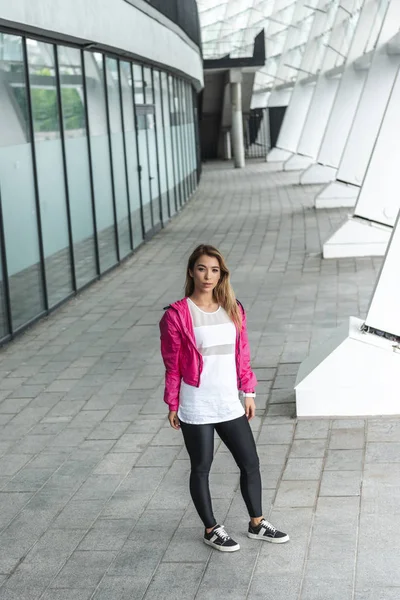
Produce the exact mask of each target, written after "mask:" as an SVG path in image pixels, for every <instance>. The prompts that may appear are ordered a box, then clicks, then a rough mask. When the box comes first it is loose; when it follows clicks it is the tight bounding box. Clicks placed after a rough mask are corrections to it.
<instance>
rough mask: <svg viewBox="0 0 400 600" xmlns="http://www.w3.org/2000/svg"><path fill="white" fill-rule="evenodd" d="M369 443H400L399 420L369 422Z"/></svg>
mask: <svg viewBox="0 0 400 600" xmlns="http://www.w3.org/2000/svg"><path fill="white" fill-rule="evenodd" d="M367 440H368V442H400V422H399V421H397V420H392V419H390V420H382V419H381V420H378V421H376V420H373V419H370V420H369V421H368V429H367Z"/></svg>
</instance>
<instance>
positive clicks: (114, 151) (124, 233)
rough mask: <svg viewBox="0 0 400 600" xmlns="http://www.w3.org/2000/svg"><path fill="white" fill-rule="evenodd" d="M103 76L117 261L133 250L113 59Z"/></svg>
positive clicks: (116, 73)
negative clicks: (109, 134) (105, 84)
mask: <svg viewBox="0 0 400 600" xmlns="http://www.w3.org/2000/svg"><path fill="white" fill-rule="evenodd" d="M106 73H107V94H108V111H109V117H110V131H111V156H112V165H113V177H114V194H115V207H116V211H117V230H118V242H119V254H120V258H123V257H125V256H127V255H128V254H129V253H130V252H131V251H132V244H131V230H130V217H129V205H128V191H127V174H126V168H125V167H126V162H125V147H124V144H125V140H124V133H123V131H122V113H121V96H120V87H119V69H118V62H117V60H116V59H114V58H106Z"/></svg>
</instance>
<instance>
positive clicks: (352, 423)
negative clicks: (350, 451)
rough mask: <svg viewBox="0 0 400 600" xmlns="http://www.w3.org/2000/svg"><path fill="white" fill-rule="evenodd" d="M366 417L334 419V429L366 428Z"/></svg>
mask: <svg viewBox="0 0 400 600" xmlns="http://www.w3.org/2000/svg"><path fill="white" fill-rule="evenodd" d="M364 427H365V419H334V420H333V421H332V429H364Z"/></svg>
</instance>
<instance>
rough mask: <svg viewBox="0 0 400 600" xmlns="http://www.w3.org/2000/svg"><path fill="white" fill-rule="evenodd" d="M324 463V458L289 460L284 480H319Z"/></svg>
mask: <svg viewBox="0 0 400 600" xmlns="http://www.w3.org/2000/svg"><path fill="white" fill-rule="evenodd" d="M322 463H323V459H322V458H289V460H288V462H287V465H286V468H285V470H284V472H283V476H282V479H283V480H287V479H306V480H313V479H317V480H319V479H320V478H321V472H322Z"/></svg>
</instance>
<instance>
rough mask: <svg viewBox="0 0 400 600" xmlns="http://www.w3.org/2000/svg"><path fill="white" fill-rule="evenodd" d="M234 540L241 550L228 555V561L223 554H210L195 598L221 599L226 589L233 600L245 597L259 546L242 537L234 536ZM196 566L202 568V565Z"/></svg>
mask: <svg viewBox="0 0 400 600" xmlns="http://www.w3.org/2000/svg"><path fill="white" fill-rule="evenodd" d="M236 539H237V541H238V542H239V544H241V548H242V550H241V551H239V552H234V553H232V554H230V555H229V560H226V559H227V558H228V557H227V556H226V555H225V554H224V553H223V552H218V553H217V552H213V553H212V555H211V559H210V561H209V563H208V565H207V568H206V570H205V573H204V576H203V578H202V580H201V584H200V587H199V589H198V592H197V595H196V598H201V600H211V599H212V598H215V597H218V596H221V597H223V596H224V594H226V590H227V589H229V590H230V592H231V597H232V598H234V599H235V600H236V599H239V598H243V597H246V593H247V590H248V587H249V584H250V581H251V576H252V569H253V566H254V562H255V560H256V557H257V554H258V551H259V545H258V544H256V543H251V542H252V541H254V540H249V539H248V538H247V537H244V536H243V537H241V536H238V535H236ZM201 543H203V542H201ZM244 548H246V550H245V551H243V549H244ZM198 566H199V567H203V565H198Z"/></svg>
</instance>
